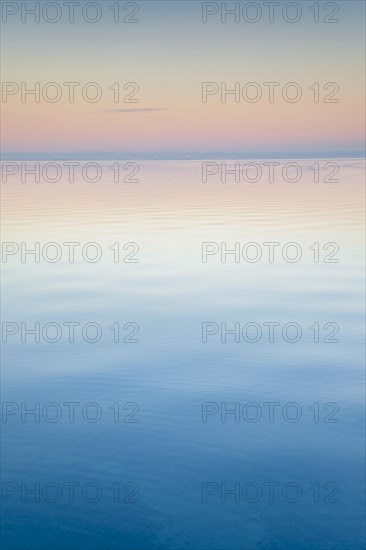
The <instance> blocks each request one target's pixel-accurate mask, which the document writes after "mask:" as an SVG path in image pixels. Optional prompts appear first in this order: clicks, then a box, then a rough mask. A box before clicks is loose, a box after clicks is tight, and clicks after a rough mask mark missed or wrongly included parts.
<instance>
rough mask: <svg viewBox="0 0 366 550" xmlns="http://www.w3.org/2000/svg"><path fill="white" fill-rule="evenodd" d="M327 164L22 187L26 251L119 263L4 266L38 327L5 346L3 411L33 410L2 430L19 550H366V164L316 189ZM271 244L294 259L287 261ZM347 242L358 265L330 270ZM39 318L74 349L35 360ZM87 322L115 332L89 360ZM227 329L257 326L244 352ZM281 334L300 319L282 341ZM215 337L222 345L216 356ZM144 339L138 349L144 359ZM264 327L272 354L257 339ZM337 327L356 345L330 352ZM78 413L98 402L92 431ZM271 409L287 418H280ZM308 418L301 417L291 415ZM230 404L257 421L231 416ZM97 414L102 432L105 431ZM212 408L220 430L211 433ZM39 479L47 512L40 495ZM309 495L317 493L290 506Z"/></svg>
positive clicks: (11, 314) (7, 209)
mask: <svg viewBox="0 0 366 550" xmlns="http://www.w3.org/2000/svg"><path fill="white" fill-rule="evenodd" d="M232 162H233V161H230V163H232ZM313 162H314V161H299V163H300V164H301V166H302V168H303V177H302V178H301V180H300V181H299V182H297V183H286V182H284V181H283V179H282V178H280V177H276V179H275V181H274V182H272V183H269V182H268V180H267V181H266V179H265V178H263V180H262V181H260V182H257V183H247V182H243V181H242V182H240V183H235V182H234V181H233V180H232V179H228V181H227V183H221V182H220V180H219V178H218V177H216V178H209V179H208V181H207V183H202V182H201V162H200V161H143V162H141V163H139V164H140V171H139V173H138V175H137V176H136V177H137V178H138V179H139V182H138V183H137V182H136V183H129V182H125V183H122V182H120V183H114V181H113V177H112V172H111V171H110V170H109V168H108V167H109V166H110V165H111V164H112V162H109V163H108V162H103V163H102V166H103V178H102V180H101V181H100V182H98V183H95V184H91V183H87V182H85V181H83V180H82V179H81V178H78V179H77V180H76V181H75V182H74V183H69V182H68V181H66V178H63V179H61V180H60V181H59V182H57V183H53V184H52V183H44V182H41V183H38V184H36V183H32V181H31V179H29V181H28V182H26V183H22V182H21V181H20V178H19V177H13V178H9V181H8V183H7V184H4V185H3V203H4V207H3V240H4V241H8V242H9V241H10V242H15V243H21V242H26V243H27V246H28V247H29V248H31V246H34V243H35V242H39V243H40V246H41V247H42V246H43V245H44V244H46V243H49V242H56V243H60V244H62V243H65V242H77V243H81V244H82V245H84V244H85V243H88V242H96V243H98V244H99V246H100V247H101V249H102V258H101V259H100V261H98V262H96V263H88V262H86V261H83V259H82V257H80V253H79V252H76V254H75V262H74V263H69V262H68V257H67V254H66V252H65V250H66V249H65V248H64V247H63V248H62V250H63V255H62V258H61V260H60V261H58V262H55V263H51V262H47V261H44V260H43V259H42V258H41V261H40V262H39V263H37V262H35V261H34V257H31V256H28V257H27V261H26V262H25V263H24V262H22V261H21V257H20V254H15V255H14V256H9V258H8V260H7V262H6V263H4V264H3V273H4V274H3V312H2V318H3V321H5V322H13V323H16V324H17V325H16V326H19V332H18V333H17V334H15V335H13V336H9V337H8V341H7V343H6V344H4V345H3V369H2V381H3V396H2V397H3V401H5V402H6V403H8V402H10V403H13V404H14V405H6V406H7V407H8V408H7V410H8V411H9V410H10V409H9V407H10V408H11V407H15V409H14V408H13V409H12V412H13V413H14V414H8V415H7V416H5V420H6V422H3V424H2V433H3V436H2V437H3V460H2V462H3V483H13V485H6V486H5V489H4V485H3V501H4V499H5V502H4V503H3V529H4V534H3V544H4V548H6V549H7V550H22V549H27V550H30V549H31V550H46V549H54V550H68V549H70V550H71V549H76V550H79V549H80V550H81V549H83V550H84V549H85V550H86V549H90V550H94V549H95V550H96V549H102V548H103V549H106V550H109V549H111V550H112V549H118V550H122V549H123V550H125V549H127V550H129V549H133V550H134V549H144V550H145V549H157V548H161V549H180V548H182V549H183V548H187V549H188V548H190V549H228V550H236V549H251V548H264V549H269V548H270V549H272V548H273V549H282V548H298V549H313V548H314V549H315V548H319V549H323V548H333V549H334V548H336V549H359V548H361V547H363V544H364V519H363V517H364V490H363V488H364V464H363V448H364V447H363V434H364V409H363V396H364V391H363V382H364V374H363V372H364V371H363V364H364V353H363V329H364V326H363V304H364V291H363V275H364V271H363V266H364V252H363V247H364V242H363V204H364V194H363V193H364V191H363V185H362V183H363V171H364V161H361V160H357V159H356V160H355V159H353V160H339V161H337V162H338V163H339V164H340V171H339V173H338V175H337V177H338V179H339V182H338V183H324V182H320V183H314V181H313V172H312V171H311V170H309V166H310V165H312V164H313ZM116 242H119V243H121V245H122V246H123V245H124V244H125V243H128V242H134V243H137V244H138V246H139V251H138V252H137V254H136V256H134V257H133V258H137V259H138V260H139V261H138V263H124V262H119V263H115V262H114V261H113V260H114V258H113V251H112V250H110V249H109V248H108V247H110V246H111V245H113V243H116ZM202 242H210V243H212V242H214V243H218V245H220V243H227V248H228V249H232V248H234V245H235V242H239V243H240V245H244V244H245V243H248V242H256V243H258V244H259V245H261V247H262V249H263V257H262V259H260V260H259V261H258V262H256V263H250V262H248V261H243V259H242V258H241V259H240V261H239V262H235V258H234V255H231V256H230V255H229V256H227V261H226V262H225V263H224V262H222V261H220V253H217V254H215V255H212V256H209V257H208V259H207V262H206V263H204V262H202V258H201V243H202ZM265 242H278V243H280V246H279V247H278V248H277V249H276V251H279V252H276V255H275V261H274V262H273V263H269V262H268V260H267V257H268V252H267V251H266V250H267V249H266V248H265V247H264V246H263V243H265ZM289 242H296V243H298V245H299V246H300V247H301V251H302V257H301V258H300V260H299V261H298V262H297V263H290V262H288V261H285V260H284V259H283V257H282V255H281V251H282V247H283V245H285V244H286V243H289ZM329 242H332V243H337V245H338V246H339V251H338V252H337V253H336V255H335V256H334V258H336V259H338V260H339V261H338V262H337V263H324V261H323V260H324V257H325V255H327V254H329V253H330V252H332V250H333V249H328V250H327V251H324V250H323V249H322V247H323V245H324V244H325V243H329ZM314 243H319V246H320V261H319V262H317V263H316V262H314V251H313V250H311V249H310V248H309V247H310V246H312V245H314ZM78 250H79V249H78ZM121 251H122V254H123V256H122V257H124V256H126V254H128V253H130V252H131V251H132V249H131V248H129V249H127V250H123V249H121ZM292 252H293V251H292ZM252 253H253V251H252ZM290 253H291V251H289V254H290ZM50 254H51V251H50ZM22 322H23V323H26V327H27V328H32V327H34V324H35V323H36V322H39V323H40V326H41V327H43V326H44V325H45V324H47V323H50V322H54V323H58V325H59V326H61V327H64V329H65V330H62V335H61V338H60V339H59V340H58V341H57V342H55V343H51V342H49V341H47V340H46V339H45V338H42V336H41V338H40V342H39V343H35V342H34V336H32V335H28V336H26V341H25V342H22V341H21V327H20V324H21V323H22ZM65 322H78V323H80V326H81V327H83V326H84V325H85V324H86V323H90V322H93V323H96V324H97V325H98V326H99V327H101V329H102V336H101V338H100V339H99V341H97V342H95V343H91V342H88V341H85V339H83V338H82V336H81V332H80V330H81V329H80V327H76V329H75V338H74V342H72V343H71V342H69V337H68V332H67V329H66V327H65V326H64V325H63V323H65ZM223 322H226V323H227V328H229V329H230V328H231V329H232V328H234V326H235V323H240V327H241V328H242V327H243V326H244V325H246V324H247V323H256V324H257V325H253V324H252V325H251V326H250V327H249V329H248V330H249V332H248V333H247V336H248V337H247V338H246V339H244V338H243V336H242V334H240V341H239V342H236V341H235V335H233V334H231V335H228V336H227V340H226V343H224V342H222V341H221V333H220V326H221V323H223ZM268 322H276V323H279V328H278V333H277V332H276V333H275V335H276V336H275V338H274V342H270V341H269V336H268V330H269V329H268V327H267V328H266V325H263V323H268ZM289 322H292V323H297V325H299V326H300V327H301V330H302V334H301V336H300V338H299V340H298V341H297V342H292V343H291V342H288V341H286V339H285V338H283V337H282V336H281V334H282V328H283V326H284V325H286V323H289ZM114 323H119V324H120V338H119V339H120V341H119V342H117V343H116V342H114V338H115V334H116V333H115V331H113V330H112V329H110V328H109V327H111V326H112V325H114ZM126 323H134V324H133V325H129V326H128V327H126V328H123V327H125V326H126ZM202 323H210V327H209V330H211V331H212V332H214V331H216V329H217V332H216V334H213V335H210V336H208V337H207V342H206V343H203V342H202ZM314 323H319V331H320V332H319V340H320V341H319V342H314V330H315V329H309V327H310V326H313V325H314ZM326 323H332V325H328V327H327V329H324V325H325V324H326ZM136 325H138V327H139V331H138V333H136V334H135V335H134V336H132V337H130V338H133V339H135V340H136V339H137V340H138V342H123V341H122V340H123V339H124V338H126V336H127V335H128V334H132V332H134V331H136ZM258 325H259V327H260V329H261V331H262V332H261V334H259V333H258V334H259V336H258V341H252V342H250V341H248V340H250V339H252V340H255V339H256V333H255V331H256V330H257V328H255V327H257V326H258ZM335 325H338V327H339V331H338V333H337V334H336V335H335V336H333V339H336V340H337V339H338V340H339V341H338V342H324V339H327V338H326V337H327V335H329V334H330V333H331V332H332V330H333V329H334V327H335ZM115 326H116V325H115ZM276 326H277V325H276ZM52 330H56V329H52V327H51V328H50V329H49V333H47V334H48V339H49V340H50V339H52V338H55V334H56V333H55V332H52ZM276 330H277V329H276ZM293 330H294V329H293V328H292V329H290V330H289V332H288V335H289V339H291V338H292V339H294V332H291V331H293ZM94 334H95V333H93V329H92V328H91V329H90V333H88V335H89V337H90V338H94ZM127 337H128V336H127ZM23 339H24V338H23ZM55 339H56V338H55ZM50 402H52V403H56V404H57V405H58V406H59V407H61V411H62V414H61V417H60V418H56V417H55V414H56V416H57V414H59V409H58V408H57V406H53V408H52V406H51V408H49V409H47V411H46V412H44V415H43V416H42V412H41V414H40V416H39V419H38V418H37V420H39V422H35V416H34V415H25V416H24V407H27V408H28V409H32V408H33V409H34V408H35V407H37V406H39V407H40V410H41V411H42V407H44V405H45V404H47V403H50ZM67 402H76V403H77V404H78V405H75V407H76V408H75V418H74V422H70V421H69V417H68V412H67V411H68V409H67V408H66V406H65V405H63V404H64V403H67ZM91 402H92V403H95V404H96V405H95V406H94V408H93V407H91V408H89V409H88V411H87V414H88V415H89V416H88V417H87V418H84V417H83V415H82V414H81V409H82V407H83V406H84V405H85V404H87V403H91ZM22 403H23V404H24V405H22ZM36 403H39V405H36ZM115 403H119V404H120V417H119V419H118V418H117V420H119V421H116V416H115V415H116V405H113V404H115ZM203 403H210V405H202V404H203ZM235 403H238V404H239V405H235ZM248 403H254V404H255V405H252V408H248V407H247V408H246V409H243V406H245V404H248ZM264 403H277V405H274V407H275V409H274V418H273V421H272V422H270V421H269V413H268V405H267V406H266V405H263V404H264ZM288 403H295V404H296V405H293V406H292V408H291V407H290V408H288V409H286V411H287V413H286V414H287V416H286V414H285V415H284V414H283V407H284V405H286V404H288ZM316 403H318V405H314V404H316ZM329 403H331V404H332V405H326V404H329ZM126 404H127V405H126ZM128 404H129V405H128ZM124 406H125V409H124V408H123V407H124ZM225 406H226V407H227V410H233V409H234V410H235V406H236V407H238V406H239V407H240V409H239V410H240V413H242V414H241V416H240V417H239V418H238V416H235V414H227V415H226V416H225ZM324 406H327V407H328V408H323V407H324ZM317 407H319V417H317V412H316V411H317ZM22 408H23V417H22V416H21V410H22ZM243 410H244V413H243ZM258 410H259V411H260V413H258ZM96 411H99V412H101V418H100V419H99V420H98V419H97V420H98V421H96V422H92V421H88V418H89V417H90V418H93V417H94V415H95V414H96ZM202 411H203V413H205V411H206V412H207V411H209V412H212V414H210V415H208V416H205V414H204V420H207V421H206V422H203V421H202V419H203V416H202ZM245 411H246V412H247V415H246V414H245ZM299 411H300V412H299ZM221 413H222V414H223V416H221ZM257 414H258V418H257V421H253V418H255V417H256V415H257ZM84 416H85V414H84ZM294 416H296V417H297V416H299V418H298V421H296V422H295V421H291V420H293V419H294ZM52 419H54V420H55V421H54V422H52V421H51V420H52ZM132 420H135V422H133V421H132ZM136 420H137V422H136ZM250 420H252V421H250ZM315 420H319V421H315ZM331 420H333V421H331ZM334 420H337V421H334ZM3 421H4V417H3ZM51 482H52V483H53V484H54V485H53V486H48V489H47V484H48V483H51ZM71 482H75V483H78V484H79V485H75V494H74V499H73V500H74V501H73V502H70V500H72V499H70V493H69V492H68V489H67V486H66V485H64V484H65V483H71ZM90 482H93V483H95V484H97V485H94V486H89V492H87V493H86V496H85V491H86V489H85V486H86V484H88V483H90ZM271 482H273V483H274V484H275V485H273V487H274V496H273V498H270V495H269V488H268V485H266V484H268V483H271ZM37 483H38V484H39V487H40V494H39V495H40V496H39V502H35V500H37V496H36V497H35V496H34V495H31V494H30V493H24V488H26V489H28V490H30V489H32V488H33V489H34V488H35V487H37V485H36V484H37ZM207 483H209V484H210V485H207ZM248 483H252V485H250V486H248V485H246V484H248ZM287 483H292V484H295V485H291V486H287V491H288V492H287V493H286V491H285V492H284V487H285V486H286V484H287ZM117 484H119V485H118V486H119V489H120V493H119V495H117V497H116V487H117ZM235 484H236V485H235ZM60 487H61V490H62V494H59V488H60ZM96 487H97V489H96ZM299 488H300V493H299ZM225 489H226V490H227V491H230V490H231V491H232V492H231V493H229V492H228V493H227V494H226V499H225ZM234 489H236V491H237V492H236V494H233V490H234ZM83 490H84V494H83ZM98 490H100V491H101V494H99V493H98V492H97V491H98ZM4 491H5V493H4ZM93 491H94V492H93ZM234 492H235V491H234ZM239 492H240V494H239ZM10 493H13V494H10ZM208 493H209V494H208ZM211 493H212V494H211ZM94 497H95V500H96V501H95V502H91V501H92V499H93V498H94ZM52 499H53V500H54V501H55V502H51V500H52ZM115 500H118V502H115Z"/></svg>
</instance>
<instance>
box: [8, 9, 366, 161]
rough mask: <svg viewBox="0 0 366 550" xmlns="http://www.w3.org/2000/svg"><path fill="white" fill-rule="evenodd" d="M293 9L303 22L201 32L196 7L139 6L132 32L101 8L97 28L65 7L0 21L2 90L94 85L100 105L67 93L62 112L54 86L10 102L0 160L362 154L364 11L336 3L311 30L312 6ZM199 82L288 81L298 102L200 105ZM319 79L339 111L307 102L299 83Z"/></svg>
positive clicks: (215, 25) (213, 26)
mask: <svg viewBox="0 0 366 550" xmlns="http://www.w3.org/2000/svg"><path fill="white" fill-rule="evenodd" d="M41 3H42V2H41ZM81 3H85V2H84V1H82V2H81ZM298 3H299V4H301V6H302V8H303V17H302V19H301V21H300V22H298V23H294V24H290V23H286V22H285V21H282V20H281V18H278V19H276V21H275V22H274V23H268V22H267V16H265V15H263V19H262V20H261V21H259V22H258V23H255V24H250V23H247V22H245V21H242V22H240V23H237V24H235V23H234V22H231V23H230V22H227V23H226V24H222V23H221V22H220V16H219V14H218V15H217V16H214V17H212V18H211V19H209V21H208V23H207V24H203V23H202V20H201V9H202V7H201V2H199V1H184V2H183V1H174V2H166V1H153V0H152V1H144V2H139V6H140V11H139V14H138V15H137V17H138V18H139V23H136V24H123V23H119V24H115V23H113V22H112V17H113V16H112V14H111V12H110V11H109V12H108V11H107V9H104V10H103V17H102V20H101V21H100V22H98V23H96V24H90V23H86V22H84V21H81V20H80V18H79V17H77V20H76V22H75V23H74V24H70V23H69V22H68V21H67V12H66V9H65V11H64V12H63V13H64V15H63V18H62V19H61V21H59V22H57V23H55V24H50V23H46V22H41V23H33V22H32V21H31V20H29V22H28V23H25V24H24V23H22V22H21V21H20V15H19V14H17V15H15V16H12V17H9V20H8V22H7V23H5V24H4V23H3V24H2V49H3V52H2V80H3V82H17V83H20V82H26V83H27V85H29V87H32V85H34V83H35V82H40V83H41V85H43V84H45V83H47V82H52V81H53V82H57V83H59V84H61V85H62V83H63V82H70V81H74V82H80V83H82V84H85V83H87V82H98V83H99V84H100V86H101V87H102V91H103V97H102V100H101V101H99V102H98V103H95V104H93V103H90V104H89V103H86V102H85V101H83V100H82V99H81V95H80V93H79V92H77V94H76V98H77V99H76V101H75V103H74V104H70V103H69V102H68V101H67V99H66V89H65V88H63V90H64V96H63V98H62V99H61V101H60V102H58V103H46V102H45V101H43V100H42V101H41V102H40V103H38V104H37V103H35V102H34V100H33V98H31V99H28V101H27V102H26V103H21V101H20V94H17V95H15V96H14V97H9V99H8V101H7V103H3V102H2V104H1V110H2V115H3V116H2V118H3V128H2V150H3V152H5V153H6V152H30V151H32V152H64V151H68V152H74V153H75V152H86V151H87V152H93V151H100V152H103V151H131V152H138V151H146V152H149V151H154V152H163V151H177V152H178V151H202V152H205V151H222V152H225V151H247V152H253V153H258V152H261V151H266V152H268V151H273V152H275V151H288V152H296V151H299V152H300V151H301V152H303V151H304V150H309V151H317V150H319V151H330V152H331V151H344V152H345V153H347V152H352V151H355V150H357V151H360V150H362V149H363V139H364V131H365V130H364V129H365V126H364V101H363V97H364V91H365V90H364V87H365V86H364V85H365V82H364V53H363V52H364V42H365V30H364V3H363V2H359V1H353V0H347V1H342V2H338V4H339V6H340V10H339V13H338V14H337V17H338V18H339V19H340V22H339V23H337V24H324V23H319V24H314V22H313V21H312V17H313V14H312V12H311V11H310V10H309V7H308V6H309V5H310V4H313V2H307V1H303V0H302V1H301V2H298ZM28 4H30V5H33V4H34V2H28ZM103 4H104V6H110V5H111V4H113V2H112V1H109V0H104V3H103ZM227 4H228V5H232V4H233V2H228V3H227ZM260 4H262V3H261V2H260ZM281 4H283V2H281ZM323 4H324V2H320V5H321V6H322V5H323ZM116 81H119V82H121V83H122V84H124V83H126V82H131V81H134V82H137V83H138V84H139V86H140V90H139V93H138V95H137V97H138V99H139V102H138V103H135V104H126V103H120V104H116V103H114V102H113V96H112V92H111V91H109V90H108V87H109V86H110V85H111V84H113V83H114V82H116ZM204 81H209V82H218V83H220V82H223V81H227V83H228V87H230V86H231V85H233V84H234V83H235V82H237V81H238V82H240V83H242V84H245V83H247V82H253V81H255V82H258V83H260V84H263V82H268V81H276V82H280V83H281V85H282V84H285V83H286V82H291V81H295V82H298V83H299V85H301V87H302V89H303V91H304V95H303V98H302V99H301V100H300V101H299V102H298V103H294V104H291V103H288V102H285V101H283V100H282V98H280V94H279V93H278V92H277V94H278V100H275V102H274V103H272V104H270V103H269V102H268V100H267V99H263V100H261V101H259V102H258V103H256V104H253V103H246V102H245V101H241V102H240V103H235V102H234V101H233V100H232V99H230V100H229V101H228V102H227V103H221V102H220V99H219V95H216V96H215V97H214V98H210V99H209V101H208V102H207V103H205V104H203V103H202V100H201V86H202V82H204ZM329 81H332V82H337V83H338V84H339V86H340V92H339V93H338V95H337V97H338V98H339V103H323V102H320V103H317V104H315V103H314V102H313V100H312V93H311V92H310V90H308V87H309V86H310V85H311V84H313V83H314V82H320V83H321V84H322V83H325V82H329ZM263 90H264V92H265V91H266V89H265V88H263ZM276 97H277V96H276Z"/></svg>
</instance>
